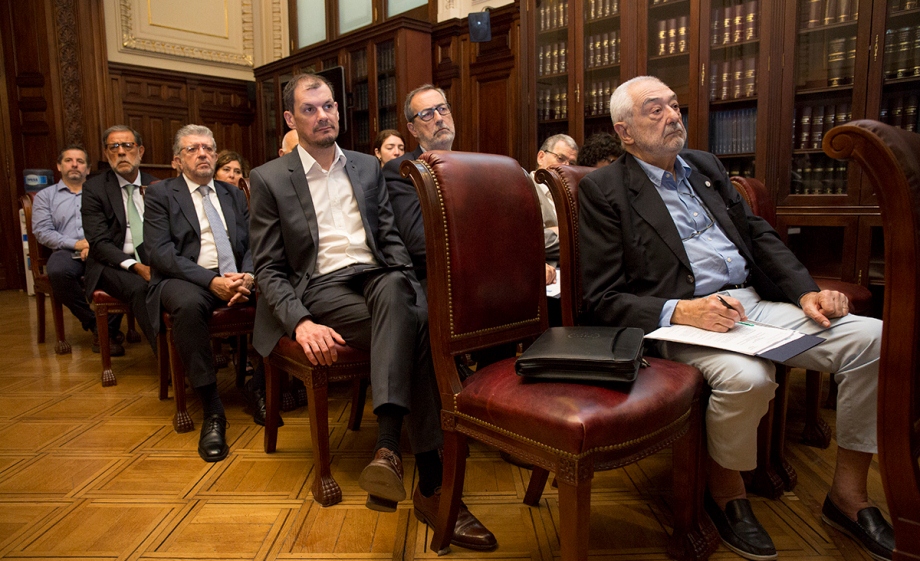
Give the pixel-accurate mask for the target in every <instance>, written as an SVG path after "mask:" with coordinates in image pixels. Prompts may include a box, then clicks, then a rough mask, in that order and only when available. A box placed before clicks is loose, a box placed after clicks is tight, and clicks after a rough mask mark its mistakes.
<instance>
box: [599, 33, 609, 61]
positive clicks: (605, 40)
mask: <svg viewBox="0 0 920 561" xmlns="http://www.w3.org/2000/svg"><path fill="white" fill-rule="evenodd" d="M602 41H603V42H602V44H601V45H602V46H601V53H603V54H602V58H601V64H603V65H605V66H606V65H608V64H610V34H609V33H604V35H603V40H602Z"/></svg>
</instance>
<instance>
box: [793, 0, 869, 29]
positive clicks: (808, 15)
mask: <svg viewBox="0 0 920 561" xmlns="http://www.w3.org/2000/svg"><path fill="white" fill-rule="evenodd" d="M858 18H859V2H858V0H807V1H806V2H805V3H804V4H803V5H802V13H801V25H802V27H804V28H805V29H815V28H817V27H822V26H825V25H832V24H835V23H844V22H847V21H856V20H857V19H858Z"/></svg>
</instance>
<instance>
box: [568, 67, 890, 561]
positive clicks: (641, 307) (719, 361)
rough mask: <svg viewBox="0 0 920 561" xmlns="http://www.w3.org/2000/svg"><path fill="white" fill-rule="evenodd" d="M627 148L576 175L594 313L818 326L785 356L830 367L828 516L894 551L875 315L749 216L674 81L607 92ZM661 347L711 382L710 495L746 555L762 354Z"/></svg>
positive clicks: (727, 325) (645, 79)
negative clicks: (870, 485) (873, 499)
mask: <svg viewBox="0 0 920 561" xmlns="http://www.w3.org/2000/svg"><path fill="white" fill-rule="evenodd" d="M610 114H611V118H612V120H613V125H614V129H615V130H616V132H617V134H618V135H619V137H620V139H621V140H622V142H623V146H624V149H625V150H626V152H627V153H626V155H624V156H622V157H621V158H619V159H618V160H616V161H615V162H614V163H612V164H611V165H609V166H606V167H603V168H601V169H599V170H597V171H594V172H592V173H590V174H588V175H587V176H586V177H585V178H584V180H582V182H581V183H580V185H579V190H578V199H579V205H578V206H579V234H580V240H581V241H580V246H581V271H582V280H583V286H584V299H585V304H586V308H587V312H588V316H589V317H588V321H590V322H593V323H595V324H597V325H621V326H634V327H639V328H641V329H643V330H644V331H645V332H646V333H648V332H650V331H653V330H655V329H656V328H658V327H664V326H669V325H672V324H686V325H692V326H696V327H698V328H701V329H705V330H708V331H714V332H725V331H728V330H729V329H731V328H732V327H734V325H735V323H736V322H738V321H744V320H747V319H748V318H750V319H751V320H754V321H759V322H762V323H766V324H770V325H776V326H781V327H787V328H791V329H796V330H798V331H801V332H804V333H807V334H812V335H817V336H820V337H822V338H825V341H824V342H823V343H821V344H820V345H818V346H816V347H814V348H812V349H809V350H807V351H805V352H803V353H801V354H799V355H797V356H795V357H792V358H791V359H789V360H788V361H786V362H785V364H787V365H789V366H793V367H798V368H803V369H810V370H818V371H822V372H834V373H835V377H836V380H837V382H838V383H839V387H840V392H839V394H838V402H837V444H838V449H837V466H836V472H835V474H834V478H833V482H832V484H831V488H830V491H829V492H828V495H827V498H826V499H825V502H824V507H823V510H822V519H824V520H825V521H826V522H828V523H829V524H831V525H832V526H834V527H835V528H838V529H843V530H844V531H845V532H847V533H848V534H849V535H851V536H853V537H854V538H856V539H858V540H859V541H860V542H862V544H863V546H864V547H866V548H867V549H869V551H870V552H871V553H872V556H873V557H874V558H876V559H891V555H892V548H893V547H894V534H893V531H892V529H891V526H890V524H888V522H887V521H886V520H885V519H884V518H883V517H882V514H881V512H880V511H879V510H878V509H877V508H875V507H872V506H870V505H869V500H868V492H867V488H866V477H867V475H868V470H869V465H870V463H871V461H872V455H873V453H875V452H876V395H877V383H878V361H879V351H880V341H881V332H882V325H881V322H880V321H878V320H876V319H873V318H864V317H860V316H855V315H852V314H849V313H848V311H849V310H848V302H847V299H846V297H845V296H844V295H843V294H841V293H839V292H836V291H832V290H823V291H822V290H819V288H818V286H817V285H816V284H815V282H814V280H813V279H812V278H811V276H810V275H809V274H808V271H807V270H806V268H805V267H804V266H803V265H802V264H801V263H800V262H799V261H798V259H796V257H795V256H794V255H793V254H792V252H791V251H790V250H789V249H788V248H787V247H786V246H785V245H783V243H782V241H781V240H780V238H779V235H778V234H777V233H776V232H775V231H774V230H773V228H771V227H770V225H769V224H767V222H766V221H764V220H763V219H762V218H760V217H758V216H755V215H754V214H753V213H752V212H751V209H750V208H749V207H748V206H747V204H745V203H744V201H743V200H742V198H741V196H740V195H739V194H738V192H737V191H736V190H735V189H734V187H733V186H732V184H731V181H730V180H729V177H728V174H727V173H726V172H725V169H724V167H722V164H721V163H720V162H719V160H718V159H717V158H716V157H715V156H713V155H712V154H709V153H707V152H700V151H696V150H684V149H683V146H684V142H685V140H686V137H687V134H686V130H685V129H684V127H683V125H682V123H681V111H680V105H679V103H678V101H677V96H676V94H675V93H674V92H673V91H672V90H671V89H670V88H669V87H668V86H667V85H665V84H664V83H663V82H661V81H660V80H658V79H657V78H653V77H649V76H642V77H639V78H634V79H632V80H629V81H628V82H625V83H624V84H622V85H621V86H620V87H619V88H617V89H616V91H615V92H614V93H613V95H612V96H611V99H610ZM657 350H658V352H660V353H661V355H662V356H663V357H664V358H668V359H672V360H676V361H679V362H685V363H688V364H691V365H693V366H696V367H697V368H699V369H700V371H701V372H702V373H703V377H704V378H705V379H706V381H707V382H708V384H709V386H710V387H711V388H712V395H711V397H710V399H709V402H708V406H707V411H706V433H707V441H708V442H707V444H708V452H709V469H708V481H707V483H708V485H707V487H708V490H707V494H706V500H705V507H706V510H707V512H708V513H709V515H710V518H712V520H713V522H714V523H715V524H716V528H717V529H718V531H719V535H720V536H721V538H722V541H723V543H724V544H725V545H726V546H727V547H728V548H729V549H731V550H732V551H734V552H735V553H737V554H739V555H741V556H742V557H745V558H747V559H754V560H758V561H760V560H768V559H775V558H776V548H775V547H774V545H773V541H772V539H771V538H770V536H769V534H767V532H766V530H765V529H764V528H763V526H761V525H760V523H759V522H758V521H757V518H756V517H755V515H754V512H753V510H752V508H751V504H750V502H749V501H748V500H747V497H746V494H745V488H744V482H743V481H742V479H741V472H742V471H748V470H752V469H754V468H755V467H756V465H757V426H758V423H759V422H760V419H761V417H762V416H763V415H764V414H765V413H766V412H767V410H768V408H769V404H770V400H771V399H772V398H773V395H774V390H775V388H776V387H777V385H776V383H775V382H774V379H775V366H774V364H773V363H772V362H771V361H770V360H767V359H762V358H759V357H753V356H747V355H742V354H736V353H731V352H727V351H721V350H718V349H713V348H709V347H699V346H694V345H685V344H677V343H660V344H659V345H658V347H657Z"/></svg>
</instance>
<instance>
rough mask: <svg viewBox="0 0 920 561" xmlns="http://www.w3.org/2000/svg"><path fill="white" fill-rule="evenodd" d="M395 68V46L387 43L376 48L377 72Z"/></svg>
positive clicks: (389, 70)
mask: <svg viewBox="0 0 920 561" xmlns="http://www.w3.org/2000/svg"><path fill="white" fill-rule="evenodd" d="M393 70H396V46H395V45H394V44H393V43H388V44H387V45H386V46H384V47H380V48H379V49H378V50H377V72H391V71H393Z"/></svg>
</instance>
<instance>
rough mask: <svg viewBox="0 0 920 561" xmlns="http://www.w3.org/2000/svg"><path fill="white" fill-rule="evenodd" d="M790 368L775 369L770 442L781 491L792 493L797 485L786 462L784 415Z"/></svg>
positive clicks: (787, 408)
mask: <svg viewBox="0 0 920 561" xmlns="http://www.w3.org/2000/svg"><path fill="white" fill-rule="evenodd" d="M791 370H792V369H791V368H789V367H779V368H777V379H778V382H779V386H780V387H779V388H777V390H776V391H777V394H776V398H775V399H774V400H773V402H774V413H773V431H772V435H771V436H772V440H771V442H770V453H771V458H770V460H771V464H772V465H773V469H775V470H776V473H778V474H779V477H780V479H782V481H783V490H784V491H792V490H793V489H795V485H796V483H798V474H796V472H795V468H793V467H792V464H790V463H789V461H788V460H786V414H787V413H788V411H789V378H790V375H791Z"/></svg>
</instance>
